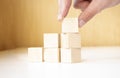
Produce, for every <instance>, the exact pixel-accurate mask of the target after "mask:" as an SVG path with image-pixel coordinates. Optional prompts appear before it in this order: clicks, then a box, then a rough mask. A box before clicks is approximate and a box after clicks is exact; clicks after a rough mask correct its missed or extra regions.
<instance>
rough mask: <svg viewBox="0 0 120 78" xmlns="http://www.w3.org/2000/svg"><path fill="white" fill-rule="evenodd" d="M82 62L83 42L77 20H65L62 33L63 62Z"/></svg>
mask: <svg viewBox="0 0 120 78" xmlns="http://www.w3.org/2000/svg"><path fill="white" fill-rule="evenodd" d="M80 61H81V40H80V34H79V28H78V19H77V18H65V19H64V20H63V23H62V33H61V62H65V63H66V62H67V63H78V62H80Z"/></svg>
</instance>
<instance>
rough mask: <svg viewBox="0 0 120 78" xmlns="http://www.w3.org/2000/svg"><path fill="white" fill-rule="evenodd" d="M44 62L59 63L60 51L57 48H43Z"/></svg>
mask: <svg viewBox="0 0 120 78" xmlns="http://www.w3.org/2000/svg"><path fill="white" fill-rule="evenodd" d="M44 61H45V62H60V49H59V48H45V49H44Z"/></svg>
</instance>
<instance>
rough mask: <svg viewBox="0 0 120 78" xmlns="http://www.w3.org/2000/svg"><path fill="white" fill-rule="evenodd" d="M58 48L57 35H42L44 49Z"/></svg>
mask: <svg viewBox="0 0 120 78" xmlns="http://www.w3.org/2000/svg"><path fill="white" fill-rule="evenodd" d="M58 47H59V34H58V33H45V34H44V48H58Z"/></svg>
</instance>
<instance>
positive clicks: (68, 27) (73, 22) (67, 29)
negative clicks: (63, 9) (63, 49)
mask: <svg viewBox="0 0 120 78" xmlns="http://www.w3.org/2000/svg"><path fill="white" fill-rule="evenodd" d="M76 32H79V27H78V18H65V19H64V20H63V22H62V33H76Z"/></svg>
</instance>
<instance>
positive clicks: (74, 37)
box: [61, 33, 81, 48]
mask: <svg viewBox="0 0 120 78" xmlns="http://www.w3.org/2000/svg"><path fill="white" fill-rule="evenodd" d="M61 47H62V48H81V39H80V34H79V33H69V34H68V33H67V34H61Z"/></svg>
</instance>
